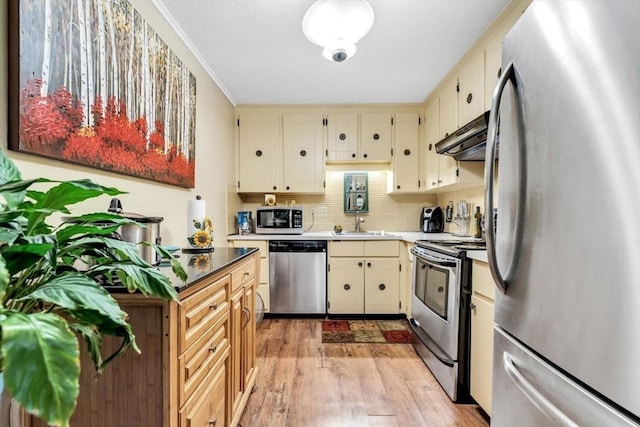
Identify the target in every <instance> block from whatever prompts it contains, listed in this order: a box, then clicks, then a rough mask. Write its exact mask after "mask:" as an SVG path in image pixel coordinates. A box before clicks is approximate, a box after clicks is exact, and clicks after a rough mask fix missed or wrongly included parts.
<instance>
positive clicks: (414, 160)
mask: <svg viewBox="0 0 640 427" xmlns="http://www.w3.org/2000/svg"><path fill="white" fill-rule="evenodd" d="M420 120H421V119H420V115H419V114H418V113H396V114H395V117H394V121H393V144H394V149H393V183H392V188H391V189H390V192H393V193H415V192H418V191H420V186H421V179H420V178H421V177H420Z"/></svg>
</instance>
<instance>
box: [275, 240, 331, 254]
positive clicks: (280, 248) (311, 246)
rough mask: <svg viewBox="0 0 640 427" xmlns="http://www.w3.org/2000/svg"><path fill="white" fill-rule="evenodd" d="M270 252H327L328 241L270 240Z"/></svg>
mask: <svg viewBox="0 0 640 427" xmlns="http://www.w3.org/2000/svg"><path fill="white" fill-rule="evenodd" d="M269 252H287V253H291V252H300V253H307V252H311V253H313V252H327V241H326V240H270V241H269Z"/></svg>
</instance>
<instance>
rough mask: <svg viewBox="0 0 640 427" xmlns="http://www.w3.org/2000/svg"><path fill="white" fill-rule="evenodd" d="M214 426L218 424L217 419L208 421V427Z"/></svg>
mask: <svg viewBox="0 0 640 427" xmlns="http://www.w3.org/2000/svg"><path fill="white" fill-rule="evenodd" d="M216 424H218V419H217V418H214V419H212V420H209V425H210V426H214V425H216Z"/></svg>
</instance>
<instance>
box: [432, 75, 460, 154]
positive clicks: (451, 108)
mask: <svg viewBox="0 0 640 427" xmlns="http://www.w3.org/2000/svg"><path fill="white" fill-rule="evenodd" d="M438 98H439V103H440V105H439V109H438V111H439V115H438V141H439V140H441V139H443V138H446V137H447V136H449V135H451V134H452V133H453V132H455V131H456V130H458V78H457V77H456V76H453V77H449V78H448V79H447V80H446V81H445V82H444V84H443V85H442V89H441V90H440V92H439V93H438ZM436 142H437V141H436Z"/></svg>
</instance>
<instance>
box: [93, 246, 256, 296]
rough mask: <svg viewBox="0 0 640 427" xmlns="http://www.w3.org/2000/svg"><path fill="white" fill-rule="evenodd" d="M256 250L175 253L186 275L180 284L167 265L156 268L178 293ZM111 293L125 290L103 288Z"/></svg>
mask: <svg viewBox="0 0 640 427" xmlns="http://www.w3.org/2000/svg"><path fill="white" fill-rule="evenodd" d="M257 251H258V248H224V247H221V248H214V250H213V251H212V252H205V253H198V254H192V253H184V252H182V251H177V252H176V253H175V255H178V258H177V259H178V261H179V262H180V265H182V268H183V269H184V271H185V272H186V273H187V280H186V282H182V281H181V280H180V279H178V278H177V277H176V275H175V274H173V271H172V270H171V266H170V265H169V263H168V262H167V263H164V262H163V263H162V264H160V266H159V267H158V268H159V269H160V271H162V272H163V273H164V274H165V275H166V276H167V277H169V279H170V280H171V283H172V284H173V285H174V287H175V289H176V291H178V292H180V291H183V290H185V289H187V288H188V287H189V286H191V285H193V284H194V283H195V282H197V281H199V280H201V279H204V278H206V277H207V276H211V275H213V274H215V273H217V272H219V271H220V270H222V269H224V268H226V267H228V266H230V265H231V264H233V263H234V262H236V261H239V260H241V259H243V258H246V257H247V256H249V255H251V254H252V253H254V252H257ZM105 289H107V290H108V291H109V292H111V293H127V292H128V291H127V289H126V288H125V287H124V286H117V285H112V286H108V285H107V286H105Z"/></svg>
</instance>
